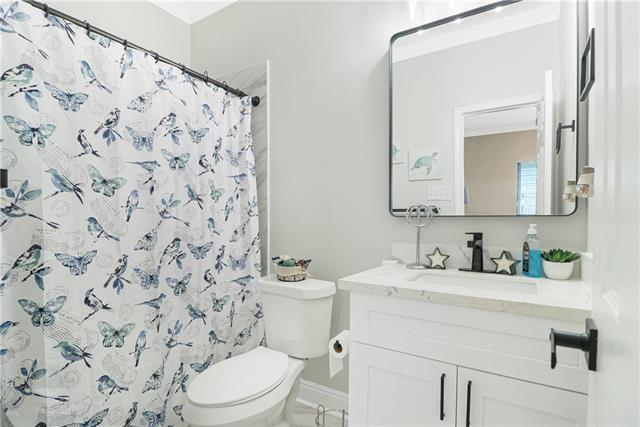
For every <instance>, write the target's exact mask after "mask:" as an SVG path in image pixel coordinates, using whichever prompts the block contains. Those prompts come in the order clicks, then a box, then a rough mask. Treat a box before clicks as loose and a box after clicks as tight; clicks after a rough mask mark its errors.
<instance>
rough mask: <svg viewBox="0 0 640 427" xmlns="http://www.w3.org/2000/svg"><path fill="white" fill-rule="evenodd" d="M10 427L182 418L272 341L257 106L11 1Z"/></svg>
mask: <svg viewBox="0 0 640 427" xmlns="http://www.w3.org/2000/svg"><path fill="white" fill-rule="evenodd" d="M0 73H2V74H1V76H0V100H1V102H0V138H1V140H2V141H1V160H2V167H3V168H6V169H8V170H9V188H7V189H4V190H1V191H0V193H1V194H0V195H1V197H0V200H1V205H0V230H1V244H0V250H1V265H0V369H1V372H2V377H1V380H0V381H1V382H0V387H1V389H0V393H1V394H0V396H1V402H2V408H1V409H2V415H1V416H2V420H3V422H4V423H6V424H3V425H14V426H36V425H40V426H42V425H47V426H65V425H73V426H87V427H88V426H97V425H104V426H107V425H108V426H130V425H131V426H134V425H137V426H140V425H143V426H144V425H148V426H160V425H181V424H182V419H181V409H182V405H183V402H184V399H185V391H186V388H187V386H188V383H189V381H190V380H191V379H193V378H194V376H195V375H197V374H198V373H199V372H202V371H203V370H205V369H206V368H207V367H209V366H211V365H213V364H215V363H216V362H218V361H220V360H224V359H225V358H228V357H231V356H233V355H236V354H239V353H242V352H245V351H248V350H250V349H252V348H254V347H256V346H257V345H260V344H261V343H263V335H264V334H263V325H262V321H261V317H262V309H261V308H262V306H261V302H260V300H259V296H258V295H257V293H256V288H255V280H256V278H257V277H259V274H260V273H259V271H260V254H259V247H260V245H259V235H258V208H257V194H256V182H255V163H254V157H253V146H252V141H251V132H250V122H251V106H250V101H249V99H248V98H243V99H239V98H237V97H235V96H233V95H231V94H229V93H226V92H225V91H224V90H222V89H218V88H217V87H215V86H212V85H207V84H204V83H203V82H201V81H196V80H194V79H193V78H192V77H190V76H189V75H188V74H185V73H183V72H182V71H181V70H180V69H178V68H175V67H171V66H166V65H164V64H162V63H158V62H156V61H155V59H154V57H153V55H146V54H143V53H141V52H139V51H136V50H132V49H130V48H128V47H126V46H123V45H121V44H117V43H115V42H112V41H111V40H109V39H108V38H105V37H102V36H100V35H98V34H96V33H92V32H87V30H86V29H85V28H82V27H78V26H75V25H73V24H70V23H68V22H66V21H64V20H62V19H60V18H57V17H55V16H53V15H50V14H49V15H47V14H44V13H43V12H41V11H40V10H38V9H35V8H32V7H31V6H29V5H27V4H25V3H21V2H0Z"/></svg>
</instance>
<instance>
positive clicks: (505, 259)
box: [491, 251, 520, 276]
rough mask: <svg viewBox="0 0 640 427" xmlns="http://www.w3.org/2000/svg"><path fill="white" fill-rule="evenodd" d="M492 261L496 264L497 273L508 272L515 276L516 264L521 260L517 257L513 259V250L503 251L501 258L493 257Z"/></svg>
mask: <svg viewBox="0 0 640 427" xmlns="http://www.w3.org/2000/svg"><path fill="white" fill-rule="evenodd" d="M491 262H493V263H494V264H495V265H496V271H495V273H498V274H508V275H509V276H513V275H514V274H516V265H518V263H519V262H520V261H519V260H517V259H513V256H511V252H509V251H502V254H501V255H500V257H499V258H491Z"/></svg>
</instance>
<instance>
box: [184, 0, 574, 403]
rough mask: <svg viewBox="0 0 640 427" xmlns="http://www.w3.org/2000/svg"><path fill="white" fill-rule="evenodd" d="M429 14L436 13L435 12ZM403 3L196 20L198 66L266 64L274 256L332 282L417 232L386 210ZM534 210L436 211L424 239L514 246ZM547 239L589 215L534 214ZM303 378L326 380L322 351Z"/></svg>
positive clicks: (335, 382)
mask: <svg viewBox="0 0 640 427" xmlns="http://www.w3.org/2000/svg"><path fill="white" fill-rule="evenodd" d="M432 17H433V19H435V18H437V16H433V15H432ZM415 24H416V23H415V22H411V21H410V20H409V17H408V8H407V4H406V2H397V3H384V2H342V3H333V2H301V3H292V2H243V1H241V2H239V3H236V4H234V5H232V6H229V7H228V8H225V9H223V10H222V11H220V12H219V13H217V14H215V15H213V16H211V17H209V18H207V19H205V20H203V21H201V22H198V23H197V24H195V25H193V26H192V33H191V40H192V51H191V57H192V58H193V60H192V65H193V66H195V67H196V68H198V69H208V70H209V74H211V75H226V74H228V73H230V72H233V71H235V70H237V69H240V68H243V67H245V66H247V65H249V64H255V63H257V62H259V61H264V60H269V61H270V82H269V84H270V88H269V97H270V104H269V106H270V111H269V115H270V123H269V126H270V158H271V165H270V167H271V206H272V210H271V226H272V229H271V239H272V244H271V246H272V250H273V253H274V254H278V253H287V254H291V255H297V256H301V257H309V258H312V259H313V262H312V264H311V269H312V273H313V274H314V276H315V277H317V278H323V279H328V280H337V279H338V278H340V277H343V276H345V275H347V274H349V273H354V272H356V271H360V270H364V269H367V268H371V267H373V266H376V265H378V264H379V263H380V260H381V259H382V258H385V257H388V256H389V255H390V251H391V242H393V241H411V240H412V239H414V231H413V229H412V228H411V227H409V226H407V225H406V224H405V222H404V219H400V218H393V217H391V216H390V215H389V213H388V212H387V203H388V200H387V197H388V151H387V150H388V145H387V144H388V101H389V100H388V63H387V61H388V57H387V49H388V45H389V37H390V36H391V35H392V34H393V33H395V32H397V31H399V30H401V29H405V28H408V27H410V26H413V25H415ZM529 222H532V220H531V219H528V218H508V219H505V218H481V219H473V218H439V219H437V220H436V221H435V222H434V223H433V224H432V225H430V226H429V227H428V228H427V229H426V232H424V233H423V236H424V237H423V239H424V240H425V242H443V243H463V242H464V240H465V237H466V236H465V235H464V234H463V233H464V232H465V231H483V232H485V233H486V238H485V242H486V244H487V245H490V246H519V245H521V243H522V241H523V239H524V238H525V237H526V236H525V235H526V230H527V224H528V223H529ZM533 222H537V223H538V226H539V230H540V237H541V239H542V241H543V244H544V245H545V246H568V247H571V248H576V249H582V248H584V246H585V212H584V210H582V209H579V211H578V213H577V214H576V215H574V216H571V217H567V218H538V219H535V220H533ZM348 316H349V312H348V295H346V294H345V293H343V292H339V294H338V295H337V297H336V299H335V305H334V316H333V324H332V332H334V333H336V332H339V331H340V330H341V329H344V328H347V327H348V326H349V317H348ZM304 376H305V377H306V378H307V379H309V380H311V381H315V382H318V383H321V384H324V385H326V386H330V387H334V388H337V389H340V390H343V391H346V390H347V374H346V372H343V373H341V374H339V375H338V376H336V377H335V378H333V379H329V378H328V367H327V360H326V358H323V359H320V360H318V361H313V362H312V363H311V365H310V367H309V368H308V369H307V371H306V372H305V374H304Z"/></svg>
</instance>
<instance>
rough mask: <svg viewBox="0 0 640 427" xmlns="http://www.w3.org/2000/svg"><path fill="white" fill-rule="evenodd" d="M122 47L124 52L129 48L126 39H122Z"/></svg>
mask: <svg viewBox="0 0 640 427" xmlns="http://www.w3.org/2000/svg"><path fill="white" fill-rule="evenodd" d="M122 45H123V46H124V50H127V48H128V47H129V41H128V40H127V39H124V42H122Z"/></svg>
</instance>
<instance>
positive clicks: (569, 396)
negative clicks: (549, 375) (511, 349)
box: [457, 368, 587, 427]
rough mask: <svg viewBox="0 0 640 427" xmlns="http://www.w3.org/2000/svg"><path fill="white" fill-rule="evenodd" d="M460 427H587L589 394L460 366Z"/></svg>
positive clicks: (458, 423)
mask: <svg viewBox="0 0 640 427" xmlns="http://www.w3.org/2000/svg"><path fill="white" fill-rule="evenodd" d="M457 406H458V409H457V410H458V422H457V425H458V427H465V426H472V427H480V426H483V427H494V426H496V427H497V426H504V427H506V426H508V427H517V426H531V427H534V426H535V427H540V426H545V427H551V426H584V425H586V415H587V395H585V394H582V393H576V392H573V391H567V390H561V389H558V388H553V387H547V386H543V385H539V384H534V383H530V382H527V381H521V380H516V379H513V378H507V377H502V376H500V375H493V374H487V373H485V372H480V371H475V370H472V369H466V368H458V405H457Z"/></svg>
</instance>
